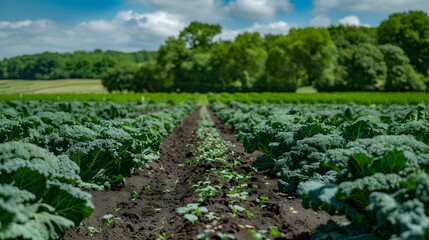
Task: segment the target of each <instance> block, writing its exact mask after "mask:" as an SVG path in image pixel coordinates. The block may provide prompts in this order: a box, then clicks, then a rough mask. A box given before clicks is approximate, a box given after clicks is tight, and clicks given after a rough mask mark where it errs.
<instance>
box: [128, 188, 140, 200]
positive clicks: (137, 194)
mask: <svg viewBox="0 0 429 240" xmlns="http://www.w3.org/2000/svg"><path fill="white" fill-rule="evenodd" d="M138 197H139V193H138V192H137V191H132V192H131V193H130V199H131V202H135V201H136V200H137V198H138Z"/></svg>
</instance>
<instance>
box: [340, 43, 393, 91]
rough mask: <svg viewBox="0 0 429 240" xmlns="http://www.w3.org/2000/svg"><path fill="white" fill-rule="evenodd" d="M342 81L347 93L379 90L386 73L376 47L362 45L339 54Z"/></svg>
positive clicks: (383, 82) (382, 58)
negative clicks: (342, 69) (342, 68)
mask: <svg viewBox="0 0 429 240" xmlns="http://www.w3.org/2000/svg"><path fill="white" fill-rule="evenodd" d="M339 64H340V65H342V67H344V71H343V74H344V75H343V77H344V79H343V81H344V83H345V87H346V90H349V91H368V90H371V91H374V90H381V89H382V87H383V86H384V84H385V77H386V72H387V67H386V63H385V62H384V56H383V54H382V53H381V51H380V50H379V49H378V47H377V46H375V45H372V44H368V43H364V44H359V45H355V46H352V47H350V48H348V49H345V50H344V51H342V52H341V55H340V59H339Z"/></svg>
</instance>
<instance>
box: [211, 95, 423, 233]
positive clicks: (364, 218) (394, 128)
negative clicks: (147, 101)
mask: <svg viewBox="0 0 429 240" xmlns="http://www.w3.org/2000/svg"><path fill="white" fill-rule="evenodd" d="M212 106H213V109H214V111H215V112H216V114H218V116H219V117H220V119H222V120H223V121H225V122H226V123H228V124H230V125H232V126H233V127H234V128H235V129H236V130H237V131H238V132H239V133H238V135H237V136H238V138H239V139H240V140H243V143H244V146H245V148H246V149H247V150H248V151H255V150H261V151H262V153H263V154H264V156H263V157H260V158H259V159H258V160H257V161H255V162H254V166H255V167H258V168H260V169H264V170H271V174H272V175H275V176H276V177H277V178H279V180H278V189H279V190H280V191H283V192H287V193H290V194H291V193H292V194H293V192H295V190H296V194H297V195H298V197H300V198H301V199H302V204H303V205H304V207H307V208H309V207H311V208H312V209H313V210H315V211H319V210H324V211H327V212H328V213H330V214H337V215H345V217H347V219H348V220H349V222H348V223H345V224H344V223H341V224H339V223H335V222H328V223H327V224H323V225H321V226H319V227H318V228H317V230H316V232H315V233H314V235H313V239H426V238H427V237H428V235H427V234H428V229H429V221H428V219H429V217H428V216H429V211H428V203H429V202H428V201H429V188H428V186H429V184H428V183H429V179H428V173H427V170H428V169H429V146H428V145H427V138H426V135H427V124H426V122H427V120H428V116H429V114H428V111H427V105H425V104H418V105H414V106H413V105H396V104H391V105H370V106H362V105H357V104H347V105H327V104H315V105H309V104H266V103H265V104H244V103H237V102H230V103H229V104H221V103H214V104H213V105H212ZM387 134H390V135H387ZM405 134H406V135H405ZM419 140H422V141H423V142H422V141H419Z"/></svg>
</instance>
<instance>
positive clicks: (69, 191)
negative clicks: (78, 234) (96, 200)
mask: <svg viewBox="0 0 429 240" xmlns="http://www.w3.org/2000/svg"><path fill="white" fill-rule="evenodd" d="M48 186H49V189H48V191H47V192H46V193H45V194H44V196H43V199H44V202H46V203H48V204H49V205H51V206H53V207H54V208H55V210H56V213H57V214H58V215H60V216H63V217H65V218H67V219H70V220H72V221H73V222H74V223H75V224H76V226H77V225H79V224H80V222H81V221H82V220H83V219H85V218H87V217H89V216H90V215H91V213H92V212H93V211H94V206H93V205H92V203H91V195H90V194H88V193H86V192H83V191H82V190H80V189H79V188H76V187H73V186H71V185H69V184H64V183H61V182H58V181H49V182H48Z"/></svg>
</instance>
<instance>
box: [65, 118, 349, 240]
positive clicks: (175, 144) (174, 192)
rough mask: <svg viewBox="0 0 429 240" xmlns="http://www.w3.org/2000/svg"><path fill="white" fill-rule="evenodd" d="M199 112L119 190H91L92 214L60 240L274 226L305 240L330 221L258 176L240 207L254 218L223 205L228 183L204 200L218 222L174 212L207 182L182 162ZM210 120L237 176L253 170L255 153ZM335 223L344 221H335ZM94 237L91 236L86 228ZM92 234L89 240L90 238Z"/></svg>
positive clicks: (239, 231) (243, 232) (189, 235)
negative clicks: (226, 144) (227, 146)
mask: <svg viewBox="0 0 429 240" xmlns="http://www.w3.org/2000/svg"><path fill="white" fill-rule="evenodd" d="M198 117H199V111H195V112H194V113H192V114H191V115H190V116H189V117H187V118H186V119H185V120H184V122H183V123H182V125H181V126H180V127H179V128H177V129H175V130H174V132H173V134H172V135H171V136H169V137H167V138H165V139H164V141H163V143H162V145H161V151H160V159H159V160H157V161H154V162H152V163H150V164H148V165H147V166H145V167H143V169H140V170H137V171H136V173H135V174H134V175H133V176H132V177H130V178H128V179H127V180H126V187H125V188H123V189H121V190H119V191H108V192H100V191H90V193H91V194H92V195H93V203H94V205H95V208H96V210H95V212H94V214H93V215H92V216H91V217H90V218H89V219H86V220H85V221H84V223H83V225H82V226H80V227H76V228H73V229H70V230H69V231H68V232H67V233H66V235H65V236H64V239H67V240H69V239H86V238H87V239H156V238H157V237H162V236H163V237H165V238H164V239H196V236H197V235H198V234H199V233H202V232H203V231H204V230H207V229H208V230H210V231H213V232H222V233H227V234H232V235H234V236H235V237H236V238H237V239H251V237H250V235H249V234H248V231H249V230H255V231H256V230H261V229H268V228H269V227H270V226H275V227H277V228H278V229H279V230H280V231H282V232H283V233H284V234H285V238H286V239H309V237H310V234H311V233H312V231H313V230H314V229H315V228H316V227H317V226H318V225H320V224H322V223H325V222H327V221H328V220H329V219H334V218H333V217H331V216H329V215H328V214H326V213H324V212H320V213H316V212H313V211H311V210H308V209H304V208H303V207H302V206H301V203H300V200H299V199H297V198H295V197H293V196H287V195H284V194H281V193H279V192H277V191H276V189H277V183H276V180H274V179H269V178H267V177H266V176H265V175H264V174H263V173H258V172H256V173H253V176H252V177H251V179H250V181H249V182H248V184H250V185H252V186H255V188H254V190H252V191H251V192H249V196H250V198H249V201H246V202H244V203H243V204H242V206H243V207H245V208H246V209H250V210H252V212H253V213H254V214H253V217H251V218H249V217H248V216H246V215H245V214H243V213H239V214H236V215H233V214H232V213H231V210H230V209H229V207H228V198H227V196H226V194H227V192H228V185H226V186H224V187H223V188H222V189H221V192H220V193H219V194H217V195H216V196H215V197H214V198H209V199H208V200H207V201H206V202H204V206H206V207H207V208H208V209H209V210H210V211H213V212H215V213H216V216H218V217H219V219H218V220H215V221H213V222H204V221H197V222H196V223H195V224H192V223H190V222H189V221H187V220H185V219H184V218H183V217H182V216H179V215H178V214H176V213H175V209H176V208H178V207H184V206H186V205H187V204H189V203H196V202H197V201H198V200H197V198H196V196H195V192H194V189H193V188H192V184H194V183H196V182H198V181H200V180H204V179H205V178H206V175H205V170H206V168H207V166H206V167H205V168H202V167H197V166H194V167H193V166H192V165H189V164H187V161H188V160H190V159H192V158H193V157H195V156H194V155H193V149H194V148H195V147H196V146H197V144H198V143H197V141H198V140H197V138H196V135H195V131H196V129H197V127H198ZM212 118H213V120H214V122H215V124H216V126H217V128H218V129H219V130H220V132H221V134H222V136H223V137H224V139H226V140H228V141H230V142H231V143H233V144H234V145H235V146H234V147H233V148H232V149H231V151H234V153H235V154H234V156H236V157H239V158H240V160H241V161H242V162H243V164H242V165H240V166H238V167H237V169H235V170H236V171H237V172H243V173H248V172H251V171H252V168H251V163H252V161H254V160H255V159H256V157H257V156H258V154H259V153H254V154H248V153H246V152H245V151H244V148H243V146H242V144H241V143H239V142H237V141H236V140H235V136H234V131H233V129H231V128H230V127H228V126H225V125H222V123H221V122H220V121H219V119H218V118H217V117H216V116H214V115H213V114H212ZM259 196H266V197H268V201H267V202H266V204H265V205H266V206H265V207H263V208H261V207H260V205H258V202H257V200H256V199H257V198H258V197H259ZM106 214H113V215H114V216H115V217H116V221H115V223H114V225H113V226H111V227H109V226H107V225H106V224H103V220H102V219H103V216H104V215H106ZM334 220H344V219H341V218H336V219H334ZM88 227H90V229H95V230H97V231H98V233H94V232H93V233H91V232H92V231H90V230H89V229H88ZM91 235H92V236H91Z"/></svg>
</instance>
